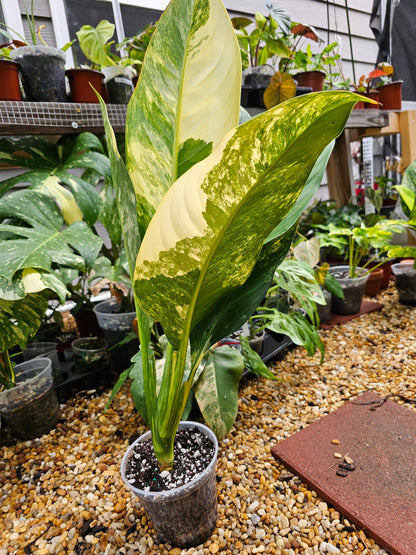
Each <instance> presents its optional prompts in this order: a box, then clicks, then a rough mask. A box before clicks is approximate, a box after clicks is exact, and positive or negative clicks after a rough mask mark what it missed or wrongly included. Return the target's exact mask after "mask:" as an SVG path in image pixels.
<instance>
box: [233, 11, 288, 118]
mask: <svg viewBox="0 0 416 555" xmlns="http://www.w3.org/2000/svg"><path fill="white" fill-rule="evenodd" d="M267 7H268V9H269V14H268V15H267V16H264V15H263V14H261V13H260V12H256V14H255V17H254V22H253V21H252V20H251V19H249V18H247V17H234V18H232V19H231V21H232V24H233V27H234V29H235V32H236V36H237V39H238V43H239V46H240V52H241V59H242V65H243V75H242V87H241V104H242V106H259V107H264V100H263V95H264V92H265V90H266V88H267V87H268V86H269V84H270V80H271V78H272V77H273V75H275V73H276V69H275V66H276V63H277V61H278V60H279V59H280V58H282V57H283V58H285V57H287V56H291V54H292V53H291V50H290V48H289V47H288V45H287V42H288V38H287V37H288V36H289V34H290V23H291V20H290V15H289V12H287V11H286V10H285V9H284V8H280V7H278V6H274V5H273V4H272V3H269V4H267ZM253 24H254V29H252V30H251V31H250V32H249V31H248V30H247V28H248V27H250V26H252V25H253ZM279 85H280V86H279V95H280V96H279V98H280V100H281V101H283V100H287V99H289V98H292V97H293V96H295V92H296V85H295V83H294V81H293V80H292V79H291V78H290V77H289V76H287V77H286V76H282V77H281V79H280V82H279Z"/></svg>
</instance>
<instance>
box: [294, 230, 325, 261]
mask: <svg viewBox="0 0 416 555" xmlns="http://www.w3.org/2000/svg"><path fill="white" fill-rule="evenodd" d="M293 256H294V257H295V258H296V260H300V261H301V262H305V263H306V264H309V266H310V267H311V268H314V267H315V266H317V265H318V264H319V260H320V258H321V255H320V244H319V239H318V238H317V237H311V239H309V240H307V241H300V242H299V243H298V244H297V245H296V246H295V247H294V248H293Z"/></svg>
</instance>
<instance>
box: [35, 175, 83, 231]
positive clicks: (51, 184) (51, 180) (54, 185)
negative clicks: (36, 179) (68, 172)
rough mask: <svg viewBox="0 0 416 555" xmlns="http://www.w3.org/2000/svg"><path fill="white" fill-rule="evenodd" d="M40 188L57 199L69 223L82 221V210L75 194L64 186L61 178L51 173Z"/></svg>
mask: <svg viewBox="0 0 416 555" xmlns="http://www.w3.org/2000/svg"><path fill="white" fill-rule="evenodd" d="M38 190H39V191H41V192H42V193H47V194H49V195H50V196H51V197H53V198H54V199H55V201H56V203H57V205H58V206H59V208H60V210H61V212H62V216H63V217H64V220H65V222H66V223H67V224H68V225H71V224H73V223H74V222H80V221H82V212H81V210H80V209H79V206H78V204H77V203H76V201H75V198H74V195H73V194H72V193H71V191H68V189H65V187H62V185H61V184H60V180H59V179H58V178H57V177H56V176H54V175H51V176H50V177H48V178H47V179H46V180H45V181H44V182H43V184H42V186H41V187H39V188H38Z"/></svg>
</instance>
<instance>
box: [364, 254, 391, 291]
mask: <svg viewBox="0 0 416 555" xmlns="http://www.w3.org/2000/svg"><path fill="white" fill-rule="evenodd" d="M394 261H395V259H394V258H391V259H390V260H386V261H385V262H383V264H381V266H379V268H380V269H381V270H383V276H382V278H381V283H380V289H385V288H386V287H388V286H389V283H390V278H391V266H392V264H393V262H394ZM377 264H378V262H374V263H373V264H369V267H370V268H371V267H372V266H376V265H377Z"/></svg>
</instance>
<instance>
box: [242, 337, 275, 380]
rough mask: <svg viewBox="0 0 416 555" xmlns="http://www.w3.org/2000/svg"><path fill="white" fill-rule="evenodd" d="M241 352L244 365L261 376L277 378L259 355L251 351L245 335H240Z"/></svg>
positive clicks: (271, 378)
mask: <svg viewBox="0 0 416 555" xmlns="http://www.w3.org/2000/svg"><path fill="white" fill-rule="evenodd" d="M240 345H241V354H242V355H243V360H244V366H245V367H246V368H247V370H249V371H250V372H252V373H253V374H255V375H256V376H260V377H262V378H269V379H270V380H277V377H276V376H275V375H274V374H272V372H270V370H269V369H268V368H267V366H266V365H265V364H264V362H263V361H262V360H261V357H260V355H258V353H256V352H255V351H253V349H252V348H251V347H250V343H249V341H248V338H247V337H246V336H245V335H240Z"/></svg>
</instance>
